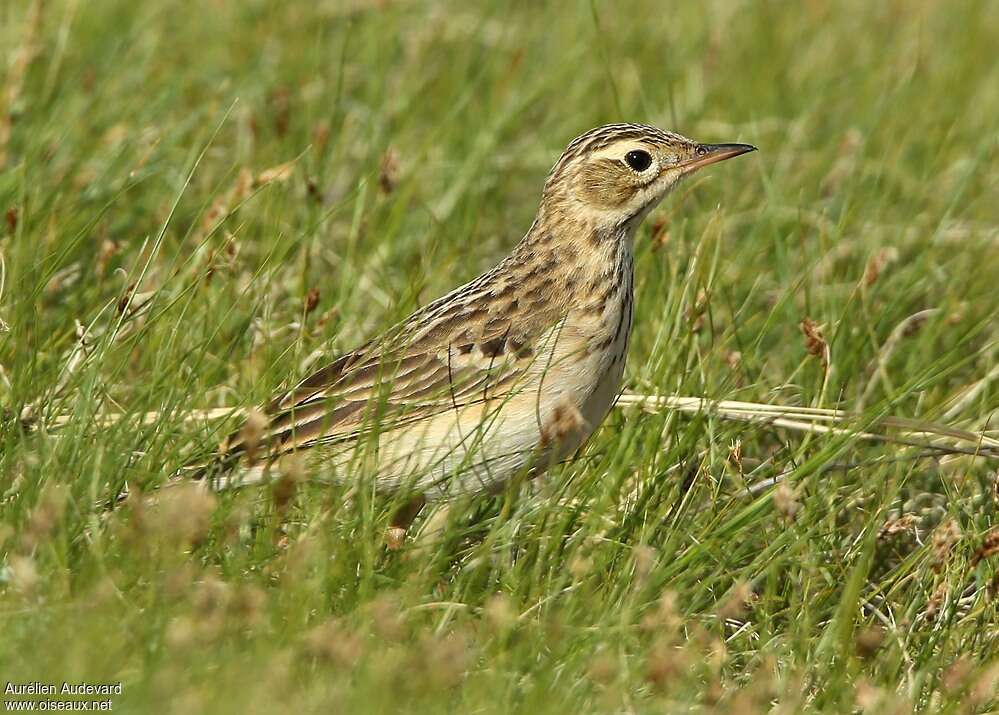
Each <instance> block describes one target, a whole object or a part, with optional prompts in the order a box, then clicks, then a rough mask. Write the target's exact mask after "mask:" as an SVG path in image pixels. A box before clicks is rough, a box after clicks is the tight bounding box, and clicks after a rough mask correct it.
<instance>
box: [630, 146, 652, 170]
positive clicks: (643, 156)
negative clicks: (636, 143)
mask: <svg viewBox="0 0 999 715" xmlns="http://www.w3.org/2000/svg"><path fill="white" fill-rule="evenodd" d="M624 162H625V163H626V164H627V165H628V166H630V167H631V168H632V169H634V170H635V171H645V170H646V169H648V168H649V167H650V166H652V156H651V155H650V154H649V152H647V151H642V150H641V149H634V150H633V151H629V152H628V153H627V154H625V155H624Z"/></svg>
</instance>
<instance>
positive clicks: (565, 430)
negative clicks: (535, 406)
mask: <svg viewBox="0 0 999 715" xmlns="http://www.w3.org/2000/svg"><path fill="white" fill-rule="evenodd" d="M586 427H587V425H586V420H584V419H583V415H582V414H581V413H580V411H579V408H578V407H576V405H575V403H574V402H572V401H571V400H570V399H568V398H563V399H562V400H561V401H560V402H559V403H558V404H557V405H555V408H554V409H553V410H552V416H551V418H550V419H549V420H548V422H546V423H545V424H544V426H543V427H542V429H541V445H542V446H543V447H547V446H549V445H551V444H555V443H558V442H561V441H562V440H564V439H566V438H567V437H570V436H573V435H576V434H578V433H579V432H581V431H582V430H584V429H586Z"/></svg>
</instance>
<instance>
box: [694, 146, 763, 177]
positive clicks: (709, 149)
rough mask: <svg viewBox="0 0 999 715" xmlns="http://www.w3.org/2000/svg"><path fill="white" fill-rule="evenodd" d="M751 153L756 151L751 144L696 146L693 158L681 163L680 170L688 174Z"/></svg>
mask: <svg viewBox="0 0 999 715" xmlns="http://www.w3.org/2000/svg"><path fill="white" fill-rule="evenodd" d="M751 151H756V147H755V146H753V145H752V144H698V145H697V148H696V149H695V150H694V156H693V157H692V158H690V159H688V160H687V161H685V162H683V163H682V164H681V165H680V168H681V169H683V171H684V172H690V171H694V170H696V169H700V168H701V167H704V166H707V165H708V164H714V163H716V162H719V161H725V160H726V159H731V158H732V157H734V156H740V155H741V154H748V153H749V152H751Z"/></svg>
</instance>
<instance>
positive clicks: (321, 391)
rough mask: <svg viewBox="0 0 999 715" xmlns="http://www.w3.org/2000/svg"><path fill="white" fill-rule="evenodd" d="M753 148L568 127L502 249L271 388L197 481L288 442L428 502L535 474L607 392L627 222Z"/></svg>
mask: <svg viewBox="0 0 999 715" xmlns="http://www.w3.org/2000/svg"><path fill="white" fill-rule="evenodd" d="M751 149H752V147H748V146H747V145H701V144H697V143H696V142H693V141H691V140H689V139H686V138H684V137H681V136H679V135H677V134H673V133H670V132H664V131H661V130H659V129H656V128H655V127H651V126H645V125H638V124H614V125H609V126H604V127H600V128H598V129H594V130H592V131H589V132H587V133H585V134H583V135H581V136H580V137H578V138H576V139H575V140H573V142H572V143H571V144H569V146H568V148H567V149H566V151H565V152H564V153H563V154H562V156H561V158H560V159H559V160H558V162H556V164H555V166H554V167H553V169H552V171H551V173H550V174H549V176H548V179H547V181H546V183H545V187H544V192H543V195H542V200H541V204H540V208H539V210H538V214H537V217H536V219H535V221H534V223H533V224H532V226H531V228H530V229H529V230H528V232H527V234H526V236H525V237H524V238H523V240H522V241H521V242H520V243H519V244H518V245H517V246H516V248H514V250H513V252H512V253H511V254H510V255H508V256H507V257H506V258H504V259H503V260H502V261H501V262H500V263H499V264H498V265H497V266H495V267H494V268H493V269H491V270H489V271H487V272H486V273H483V274H482V275H480V276H479V277H477V278H475V279H474V280H472V281H470V282H469V283H466V284H465V285H463V286H461V287H460V288H457V289H455V290H453V291H452V292H450V293H448V294H447V295H445V296H444V297H442V298H440V299H438V300H436V301H434V302H433V303H431V304H429V305H427V306H426V307H424V308H422V309H420V310H418V311H416V312H415V313H413V315H411V316H410V317H409V318H407V319H406V320H404V321H403V322H402V323H400V324H399V325H397V326H395V327H394V328H392V329H390V330H389V331H388V332H387V333H385V334H384V335H383V336H382V337H380V338H378V339H376V340H373V341H371V342H369V343H367V344H366V345H364V346H362V347H360V348H358V349H357V350H354V351H353V352H350V353H348V354H346V355H344V356H342V357H340V358H339V359H337V360H335V361H334V362H333V363H331V364H330V365H329V366H327V367H324V368H323V369H321V370H319V371H317V372H316V373H314V374H313V375H311V376H309V377H308V378H306V379H305V380H303V381H302V382H300V383H299V384H298V385H297V386H296V387H295V388H294V389H292V390H290V391H289V392H287V393H284V394H281V395H279V396H277V397H276V398H275V399H274V400H273V401H272V402H271V403H270V404H269V405H268V406H267V407H266V409H265V410H264V413H265V415H266V418H267V424H266V427H265V428H264V429H263V432H262V434H259V435H251V436H250V437H248V436H247V430H245V429H244V430H240V431H238V432H236V433H234V434H233V435H232V436H230V438H229V439H228V440H226V442H225V443H223V445H222V447H221V449H220V450H219V453H218V455H217V456H216V458H215V459H214V460H212V462H211V463H210V464H208V465H207V466H204V467H202V468H199V469H197V470H196V476H197V477H209V478H210V479H212V480H214V483H216V484H218V485H224V484H227V483H234V482H246V481H253V480H255V479H257V478H259V477H260V475H261V474H263V473H265V472H266V469H267V468H268V466H269V465H270V464H272V463H274V461H275V460H277V459H279V458H280V457H281V455H283V454H287V453H289V452H292V451H294V452H299V453H301V454H302V455H303V456H305V457H307V458H308V461H309V462H310V463H312V466H313V468H314V469H318V470H321V471H324V472H328V473H330V474H332V476H333V477H334V478H335V479H341V480H349V479H351V478H352V475H353V474H354V473H356V472H357V471H358V469H359V468H360V461H359V460H362V459H370V460H372V461H371V463H373V464H374V465H375V466H374V470H375V473H376V480H377V485H378V487H379V489H382V490H385V491H393V490H407V491H408V492H412V493H414V494H419V495H424V496H425V497H427V498H430V499H438V498H444V497H448V496H451V495H456V494H463V493H469V492H478V491H482V490H487V489H492V488H495V487H497V486H500V485H502V484H503V483H505V482H506V481H507V480H509V479H510V478H511V477H512V476H514V475H517V474H520V473H524V474H526V473H539V472H541V471H544V470H545V469H546V468H547V467H548V466H549V465H550V464H551V463H553V462H554V461H558V460H561V459H563V458H565V457H566V456H568V455H569V454H571V453H572V452H573V451H575V450H576V449H577V448H578V447H579V446H580V445H581V444H582V443H583V442H584V441H585V440H586V439H587V438H588V437H589V435H590V434H591V433H592V431H593V430H594V429H596V427H597V426H598V425H599V424H600V422H601V421H602V420H603V418H604V416H605V415H606V414H607V411H608V410H609V409H610V407H611V405H612V404H613V402H614V400H615V398H616V396H617V394H618V391H619V389H620V385H621V379H622V375H623V371H624V363H625V357H626V354H627V349H628V340H629V335H630V332H631V322H632V311H633V298H632V236H633V235H634V232H635V229H636V228H637V227H638V225H639V224H640V222H641V220H642V219H643V218H644V217H645V215H646V214H647V213H648V212H649V210H651V209H652V208H653V207H654V206H655V205H656V204H658V203H659V201H660V200H661V199H662V198H663V196H665V195H666V193H668V191H669V190H670V189H671V188H672V187H673V186H674V185H675V184H676V183H677V181H679V179H680V178H682V177H683V176H685V175H686V174H689V173H690V172H692V171H693V170H694V169H696V168H698V167H699V166H702V165H704V164H707V163H712V162H713V161H717V160H720V159H723V158H728V157H729V156H735V155H738V154H741V153H744V152H746V151H750V150H751ZM646 162H648V164H647V165H646ZM248 440H249V441H252V442H254V444H248ZM258 441H259V444H258V443H257V442H258ZM248 457H249V458H248ZM355 460H358V461H355Z"/></svg>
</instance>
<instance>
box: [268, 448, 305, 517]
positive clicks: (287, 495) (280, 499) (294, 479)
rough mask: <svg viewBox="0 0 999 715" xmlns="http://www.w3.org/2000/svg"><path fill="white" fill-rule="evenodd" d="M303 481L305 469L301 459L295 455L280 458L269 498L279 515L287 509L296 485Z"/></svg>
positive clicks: (293, 496)
mask: <svg viewBox="0 0 999 715" xmlns="http://www.w3.org/2000/svg"><path fill="white" fill-rule="evenodd" d="M303 481H305V467H304V465H303V464H302V458H301V457H300V456H299V455H298V454H296V453H291V454H286V455H284V456H283V457H281V460H280V461H279V462H278V478H277V479H275V480H274V481H273V483H272V485H271V497H272V498H273V499H274V506H275V507H276V508H277V510H278V512H279V513H284V512H285V511H286V510H287V509H288V506H289V504H291V501H292V499H294V498H295V493H296V492H297V491H298V485H299V484H301V483H302V482H303Z"/></svg>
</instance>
